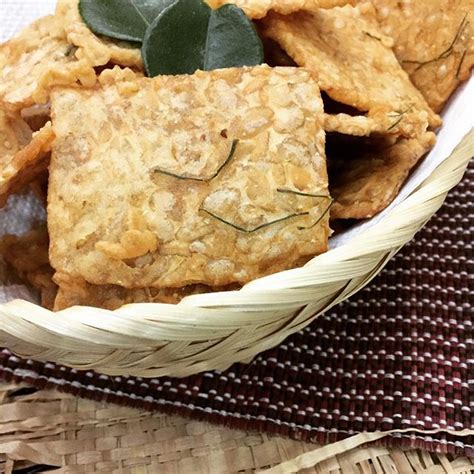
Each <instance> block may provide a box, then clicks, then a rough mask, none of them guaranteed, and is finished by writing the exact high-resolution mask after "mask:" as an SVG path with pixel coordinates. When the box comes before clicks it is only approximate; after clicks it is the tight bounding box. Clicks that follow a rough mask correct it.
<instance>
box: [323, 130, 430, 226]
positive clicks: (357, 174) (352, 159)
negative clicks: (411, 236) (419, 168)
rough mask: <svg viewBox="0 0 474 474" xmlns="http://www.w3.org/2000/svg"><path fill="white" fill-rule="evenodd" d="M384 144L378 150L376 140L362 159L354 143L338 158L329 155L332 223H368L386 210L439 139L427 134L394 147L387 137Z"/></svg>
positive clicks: (337, 154) (400, 140)
mask: <svg viewBox="0 0 474 474" xmlns="http://www.w3.org/2000/svg"><path fill="white" fill-rule="evenodd" d="M384 141H385V142H386V144H382V145H380V144H378V145H375V146H374V143H373V140H372V141H371V143H370V144H369V146H368V148H367V149H366V150H365V151H363V152H362V153H361V154H359V155H358V154H357V152H356V153H355V151H357V144H355V145H354V143H352V144H349V146H348V147H347V148H346V151H344V150H340V151H338V152H337V153H336V156H330V155H329V153H328V160H329V163H330V178H331V179H330V191H331V194H332V196H333V197H334V205H333V207H332V209H331V218H332V219H364V218H368V217H372V216H374V215H375V214H377V213H378V212H380V211H382V210H383V209H385V208H386V207H387V206H388V205H389V204H390V203H391V202H392V201H393V200H394V199H395V197H396V196H397V194H398V191H399V190H400V188H401V186H402V185H403V183H404V182H405V180H406V179H407V177H408V174H409V172H410V171H411V169H412V168H413V167H414V166H415V165H416V164H417V163H418V161H419V160H420V158H421V157H423V156H424V155H425V154H426V153H427V152H428V151H429V150H430V149H431V148H432V147H433V146H434V144H435V142H436V135H435V134H434V133H432V132H427V133H425V134H423V135H421V136H420V137H418V138H412V139H408V138H399V139H398V141H397V142H396V143H394V144H390V142H389V140H387V139H386V137H385V138H382V143H383V142H384ZM354 155H355V156H354ZM357 155H358V156H357Z"/></svg>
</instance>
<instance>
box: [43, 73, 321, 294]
mask: <svg viewBox="0 0 474 474" xmlns="http://www.w3.org/2000/svg"><path fill="white" fill-rule="evenodd" d="M111 74H113V73H111V72H110V71H108V72H107V75H108V77H109V78H110V75H111ZM322 115H323V112H322V101H321V98H320V95H319V89H318V87H317V85H316V83H315V82H314V81H313V80H312V78H311V76H310V75H309V73H308V72H306V71H304V70H302V69H295V68H273V69H272V68H269V67H267V66H259V67H255V68H237V69H223V70H216V71H211V72H197V73H196V74H194V75H192V76H161V77H157V78H154V79H146V78H144V79H138V80H132V81H130V82H127V81H123V80H121V81H120V82H119V83H117V84H116V85H110V86H106V87H104V88H103V89H101V90H77V89H64V90H60V91H57V92H55V93H54V94H53V97H52V117H53V124H54V131H55V133H56V137H57V138H56V141H55V145H54V149H53V156H52V161H51V167H50V186H49V205H48V224H49V228H50V235H51V243H52V244H51V261H52V265H53V267H54V268H55V269H56V270H57V271H58V272H59V273H65V274H68V275H70V276H72V277H74V278H83V279H85V280H86V281H88V282H90V283H93V284H96V285H106V284H115V285H120V286H123V287H127V288H136V287H138V288H145V287H156V288H168V287H182V286H187V285H190V284H198V283H201V284H206V285H209V286H225V285H228V284H233V283H245V282H247V281H250V280H252V279H255V278H257V277H259V276H261V275H266V274H269V273H273V272H276V271H280V270H283V269H286V268H290V267H292V266H293V265H294V264H295V262H297V261H299V260H300V259H301V258H306V259H308V258H310V257H311V256H313V255H317V254H319V253H321V252H323V251H325V250H326V249H327V239H328V234H329V227H328V218H327V213H326V214H325V211H326V209H327V208H328V204H329V199H328V190H327V173H326V162H325V155H324V137H325V135H324V131H323V128H322ZM237 140H238V142H237ZM173 174H174V176H173ZM288 191H289V192H288ZM306 194H311V195H310V196H308V195H306ZM313 195H315V196H313ZM312 226H313V227H312Z"/></svg>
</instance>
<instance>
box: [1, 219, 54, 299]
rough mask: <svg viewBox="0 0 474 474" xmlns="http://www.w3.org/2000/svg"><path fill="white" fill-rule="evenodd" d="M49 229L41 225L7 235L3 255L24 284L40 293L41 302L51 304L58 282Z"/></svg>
mask: <svg viewBox="0 0 474 474" xmlns="http://www.w3.org/2000/svg"><path fill="white" fill-rule="evenodd" d="M48 245H49V239H48V231H47V229H46V226H43V227H39V228H38V229H35V230H32V231H31V232H29V233H27V234H25V235H22V236H15V235H6V236H4V237H3V238H2V239H1V240H0V255H1V256H2V257H3V259H4V260H5V262H6V263H7V264H8V265H9V266H10V268H12V269H13V270H14V271H15V273H16V274H17V275H18V276H19V277H20V278H21V279H22V280H23V282H24V283H25V284H28V285H31V286H32V287H33V288H35V289H37V290H38V291H39V292H40V294H41V304H42V306H44V307H46V308H52V307H53V305H54V298H55V297H56V292H57V286H56V284H55V283H54V282H53V280H52V277H53V273H54V271H53V269H52V268H51V266H50V264H49V257H48Z"/></svg>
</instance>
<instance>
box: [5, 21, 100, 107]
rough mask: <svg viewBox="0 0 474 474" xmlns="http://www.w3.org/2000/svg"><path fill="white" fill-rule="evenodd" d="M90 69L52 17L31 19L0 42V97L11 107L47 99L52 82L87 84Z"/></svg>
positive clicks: (92, 79)
mask: <svg viewBox="0 0 474 474" xmlns="http://www.w3.org/2000/svg"><path fill="white" fill-rule="evenodd" d="M95 78H96V76H95V71H94V69H93V68H92V67H91V66H90V65H89V64H87V63H85V62H84V61H78V60H77V59H76V58H75V57H74V54H73V48H72V47H71V45H70V44H69V43H68V42H67V39H66V34H65V32H64V29H63V27H62V26H61V24H60V23H59V22H58V20H57V18H55V17H54V16H46V17H43V18H40V19H39V20H37V21H35V22H33V23H32V24H31V25H29V26H28V27H27V28H25V29H24V30H23V31H21V32H20V34H19V35H18V36H16V37H15V38H12V39H11V40H10V41H8V42H6V43H4V44H2V45H0V100H1V101H3V102H4V104H5V105H6V106H8V107H9V108H11V109H13V110H20V109H22V108H24V107H30V106H32V105H34V104H39V103H41V104H43V103H46V102H47V101H48V91H49V88H50V87H52V86H53V85H71V84H74V83H76V82H80V83H82V84H84V85H86V86H91V85H93V84H94V82H95Z"/></svg>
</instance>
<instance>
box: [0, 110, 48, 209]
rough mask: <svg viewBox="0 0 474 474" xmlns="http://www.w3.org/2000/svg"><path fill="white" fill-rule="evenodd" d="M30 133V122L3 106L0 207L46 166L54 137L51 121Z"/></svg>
mask: <svg viewBox="0 0 474 474" xmlns="http://www.w3.org/2000/svg"><path fill="white" fill-rule="evenodd" d="M30 138H31V135H29V134H28V128H27V125H26V124H25V123H24V122H23V121H22V120H21V118H19V117H15V116H13V117H11V116H9V114H7V113H6V112H5V111H2V110H1V109H0V141H1V143H0V208H1V207H3V206H4V205H5V204H6V202H7V199H8V197H9V196H10V195H11V194H13V193H16V192H19V191H21V190H22V189H23V188H24V187H25V186H26V185H28V184H29V183H30V182H31V181H33V180H34V179H36V177H37V176H38V175H40V174H41V173H42V172H43V171H45V170H46V169H47V166H48V162H49V152H50V151H51V144H52V142H53V139H54V134H53V131H52V129H51V124H50V123H48V124H46V125H45V126H44V127H43V128H42V129H41V130H40V131H38V132H36V133H34V134H33V136H32V138H31V141H29V140H30Z"/></svg>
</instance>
